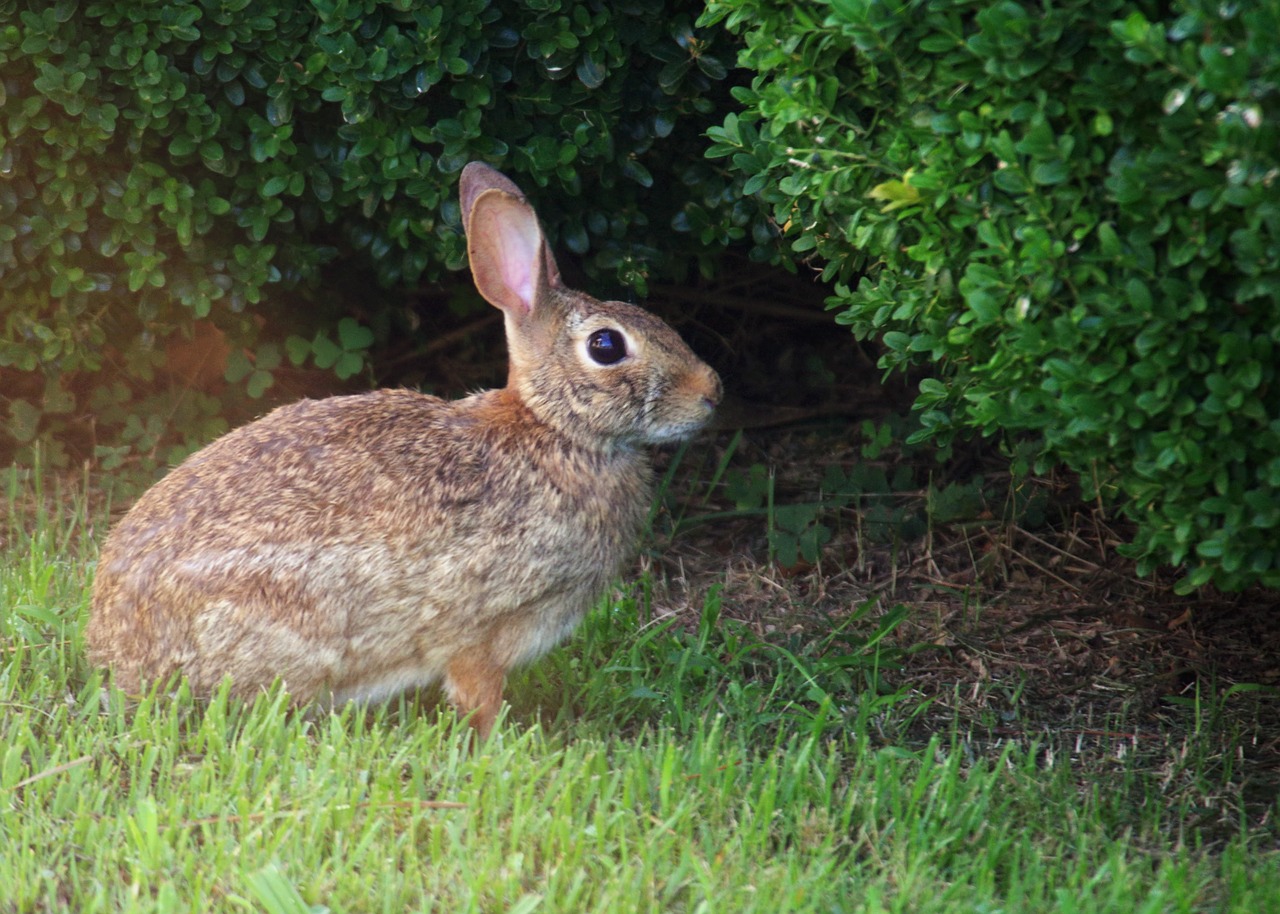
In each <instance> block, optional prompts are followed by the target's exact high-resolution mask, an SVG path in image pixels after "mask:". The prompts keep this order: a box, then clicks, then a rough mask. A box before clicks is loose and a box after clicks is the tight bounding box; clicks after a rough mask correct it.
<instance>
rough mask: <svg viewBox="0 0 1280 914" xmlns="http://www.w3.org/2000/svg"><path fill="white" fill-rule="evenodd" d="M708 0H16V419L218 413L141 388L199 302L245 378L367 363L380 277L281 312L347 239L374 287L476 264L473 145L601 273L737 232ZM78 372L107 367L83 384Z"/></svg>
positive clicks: (1, 106) (191, 423)
mask: <svg viewBox="0 0 1280 914" xmlns="http://www.w3.org/2000/svg"><path fill="white" fill-rule="evenodd" d="M693 15H696V11H694V12H690V11H688V10H687V9H685V8H684V7H683V6H682V5H681V4H678V3H665V2H663V0H627V2H625V3H621V4H608V5H605V4H599V3H591V2H577V0H529V2H522V3H516V2H497V3H493V2H489V0H442V2H432V3H421V2H416V0H314V2H310V3H297V2H295V0H185V2H184V0H169V2H138V0H0V307H2V311H0V316H2V318H3V327H2V328H0V377H3V379H4V380H5V381H6V383H5V385H4V386H5V387H6V388H7V389H6V390H4V391H0V412H3V413H6V414H7V415H6V419H7V420H8V421H7V423H6V425H7V427H8V430H9V432H10V434H11V438H12V439H14V441H16V442H17V443H18V444H20V445H25V444H27V443H30V442H32V441H34V440H36V439H37V437H38V436H40V435H43V436H44V437H52V438H55V439H59V440H61V441H65V440H67V438H68V437H69V436H70V437H74V435H71V434H70V433H71V432H73V431H74V430H75V429H77V428H78V429H80V430H81V431H83V432H84V433H85V435H88V436H89V437H90V438H92V440H93V441H96V442H97V443H98V445H99V448H100V450H99V454H100V455H103V454H104V453H105V454H106V455H107V456H110V455H111V454H112V453H115V452H114V451H112V450H111V448H114V447H118V446H122V445H123V446H125V447H129V448H132V450H134V451H145V450H147V449H148V448H151V447H154V446H156V445H157V444H158V443H159V442H161V441H162V440H163V439H164V436H165V431H166V429H167V428H169V427H170V426H172V425H174V424H176V425H178V427H179V428H184V429H186V430H188V431H191V432H192V437H193V438H194V439H196V440H199V439H202V438H205V437H207V436H208V434H209V433H210V432H212V431H216V430H217V424H218V422H219V420H218V418H217V412H218V408H217V404H216V403H214V402H212V401H210V400H208V399H207V398H205V399H201V398H200V397H193V396H189V395H183V396H181V397H180V398H178V399H173V398H167V399H164V400H163V402H161V401H155V400H151V401H149V400H144V399H142V397H143V394H144V392H146V391H148V390H149V389H152V388H148V384H150V378H151V377H152V375H153V374H154V373H155V372H156V371H157V369H158V368H160V367H162V363H163V360H164V342H165V341H166V340H167V339H170V338H172V337H173V336H174V335H175V334H179V333H185V334H188V335H189V334H190V333H191V331H192V327H193V322H194V321H196V320H198V319H207V320H209V321H211V322H213V324H214V325H216V326H217V327H218V328H220V330H221V331H222V332H224V333H225V334H226V335H227V337H228V339H229V340H230V343H231V344H232V357H231V358H230V359H229V361H228V364H227V375H228V378H229V379H230V380H232V381H239V382H242V383H241V386H242V387H245V386H247V388H248V390H249V391H250V392H251V393H253V394H261V393H262V392H263V391H264V390H265V389H266V388H267V387H268V386H270V384H271V381H272V371H273V369H274V368H276V367H277V366H280V365H281V364H285V360H286V359H288V360H289V361H292V362H293V363H295V364H299V363H304V362H305V363H306V364H308V365H311V364H318V365H320V366H321V367H331V368H332V369H333V370H334V371H336V372H338V373H339V374H342V375H343V376H347V375H351V374H353V373H356V372H359V371H360V370H362V368H363V367H364V365H365V361H364V358H363V353H364V352H365V351H366V350H367V348H368V346H369V345H370V343H371V342H372V341H373V335H372V334H371V333H370V332H369V327H375V328H377V327H380V328H381V329H382V331H383V332H386V325H387V323H388V319H387V318H386V316H385V313H384V312H383V311H382V309H385V308H386V307H387V306H386V305H380V304H379V303H377V302H376V301H373V300H372V299H373V298H374V296H372V295H370V294H369V292H368V290H367V289H366V290H365V291H364V293H363V296H362V300H361V301H358V302H357V303H356V305H355V306H353V305H352V303H350V302H347V303H345V306H343V307H339V308H337V309H336V310H335V311H334V313H329V314H325V315H324V316H323V317H324V320H320V316H319V315H317V314H315V313H314V312H315V310H316V309H315V307H314V305H309V306H308V307H307V308H304V309H301V314H300V313H299V309H298V308H297V306H296V305H295V306H294V308H293V313H291V314H289V315H287V317H285V316H283V315H282V312H283V310H284V308H285V307H286V305H287V303H288V302H289V300H290V299H289V296H288V294H287V293H288V291H289V290H290V289H294V290H301V291H300V292H299V293H298V296H297V298H299V299H303V300H307V301H308V302H315V301H319V300H322V298H323V297H322V294H321V293H322V292H323V291H324V290H321V289H318V288H317V287H316V280H317V277H318V276H320V275H321V268H322V267H323V266H324V265H325V264H326V263H331V262H334V261H335V260H337V259H339V258H341V259H342V261H341V262H342V263H344V264H346V263H353V262H357V261H358V262H359V263H360V264H363V266H353V267H350V268H349V269H350V271H355V270H359V269H364V270H367V271H371V272H373V273H375V274H376V276H377V278H378V279H379V280H380V282H381V285H382V286H383V287H384V288H399V289H404V288H410V287H412V286H413V285H414V284H416V283H419V282H421V281H424V280H429V279H434V278H437V277H440V276H441V275H442V274H443V272H444V271H445V269H446V268H447V269H459V268H461V267H462V265H463V262H464V254H463V246H462V240H461V230H460V218H459V213H458V208H457V201H456V191H455V187H454V185H455V178H456V174H457V173H458V172H459V171H460V169H461V168H462V166H463V165H464V164H465V163H466V162H467V161H469V160H471V159H486V160H489V161H492V162H495V163H497V164H499V165H500V166H501V167H503V168H504V170H506V171H507V172H508V173H509V174H511V175H512V177H513V178H515V179H516V180H517V181H518V182H519V183H521V184H522V185H524V186H525V187H526V188H527V189H528V190H530V191H531V192H533V193H534V195H535V196H536V197H537V199H538V208H539V212H540V213H541V215H542V216H543V218H544V220H545V221H546V222H547V225H548V229H549V232H550V234H552V236H553V239H554V241H555V243H556V244H557V245H561V246H563V247H565V248H568V249H569V250H570V251H573V252H575V253H577V254H579V255H582V258H583V264H584V266H585V268H586V269H587V270H588V272H591V273H593V275H596V276H600V277H604V278H605V279H608V280H609V281H616V282H620V283H621V284H624V285H629V286H631V287H635V288H639V289H641V290H643V286H644V283H645V280H646V277H647V275H648V272H649V271H650V270H654V271H668V272H674V271H676V270H681V269H683V268H684V267H685V266H686V264H687V259H688V257H689V256H690V255H705V254H707V253H708V252H713V251H715V250H716V249H717V248H718V247H720V246H721V245H723V244H724V243H725V242H727V241H729V240H732V239H733V238H736V237H740V236H741V235H743V233H744V231H745V226H746V225H747V222H748V220H749V218H750V216H751V214H752V213H753V212H754V211H755V207H754V205H753V204H751V203H738V204H737V210H736V211H735V208H734V207H735V197H734V195H733V194H732V193H731V192H730V189H729V188H728V186H727V185H726V182H725V180H724V179H723V178H722V177H721V176H720V175H719V174H718V173H717V170H716V169H714V168H713V167H711V166H710V165H709V164H708V163H706V162H705V161H704V160H703V159H702V157H701V154H700V153H701V150H702V148H703V147H704V146H705V140H704V139H703V133H704V131H705V130H706V128H707V126H708V124H709V123H711V121H710V120H709V115H710V114H712V113H713V112H715V111H716V104H717V103H716V98H717V97H718V96H717V93H723V92H724V88H723V80H724V77H725V76H726V67H725V65H724V64H723V63H722V62H721V61H720V60H719V59H718V58H717V56H716V55H717V54H720V53H722V52H721V51H720V50H718V49H717V48H716V47H715V46H714V45H715V42H714V41H713V38H714V36H715V35H716V34H720V35H721V36H722V37H721V43H723V41H724V39H723V33H722V32H720V31H719V30H712V31H700V30H698V29H696V28H695V27H694V24H693V22H692V16H693ZM725 98H726V100H727V96H726V97H725ZM540 187H542V188H546V189H545V190H543V191H541V192H538V191H539V188H540ZM690 200H693V201H695V202H694V203H692V204H690V203H689V201H690ZM677 216H679V223H680V226H681V227H683V228H685V229H687V230H689V231H690V232H692V233H693V238H694V241H695V243H693V244H691V243H690V238H689V236H685V237H679V236H677V235H676V234H675V233H674V232H673V229H672V227H671V225H672V221H673V220H675V219H676V217H677ZM344 269H347V268H344ZM386 298H387V300H388V301H394V300H395V297H394V296H387V297H386ZM353 310H354V312H355V313H353ZM343 317H345V318H346V323H342V324H339V320H340V319H341V318H343ZM308 321H310V326H308V325H307V324H308ZM299 322H301V324H302V326H298V324H299ZM361 324H364V325H368V326H362V325H361ZM264 327H265V328H266V330H265V331H264V329H263V328H264ZM326 328H328V329H326ZM311 331H319V335H317V336H314V337H312V335H311ZM286 332H289V333H293V334H294V337H293V339H289V340H286V338H285V334H286ZM286 342H287V345H286ZM245 347H247V348H245ZM103 369H109V370H110V371H109V372H104V371H103ZM85 373H88V374H90V375H92V376H94V377H95V379H96V383H92V384H88V385H85V384H80V385H77V384H76V383H75V380H74V379H75V378H76V377H77V376H81V377H83V375H84V374H85ZM153 387H154V385H153ZM165 396H166V397H167V395H165ZM162 417H163V418H162ZM3 437H4V436H2V435H0V438H3ZM3 443H4V442H3V441H0V445H3ZM12 443H13V441H11V442H10V444H12ZM103 449H106V450H105V451H104V450H103ZM55 456H58V455H55Z"/></svg>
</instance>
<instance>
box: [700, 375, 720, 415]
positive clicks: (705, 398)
mask: <svg viewBox="0 0 1280 914" xmlns="http://www.w3.org/2000/svg"><path fill="white" fill-rule="evenodd" d="M702 384H703V391H702V402H703V404H704V405H705V406H706V407H707V409H708V410H714V409H715V408H716V407H717V406H719V405H720V401H721V400H722V399H724V386H723V385H722V384H721V383H720V375H718V374H716V373H715V371H714V370H712V369H710V368H708V369H707V371H706V375H705V376H704V377H703V379H702Z"/></svg>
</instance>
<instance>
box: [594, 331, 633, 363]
mask: <svg viewBox="0 0 1280 914" xmlns="http://www.w3.org/2000/svg"><path fill="white" fill-rule="evenodd" d="M587 354H588V355H589V356H591V360H592V361H594V362H595V363H596V364H597V365H613V364H615V363H617V362H620V361H622V359H623V358H624V357H626V354H627V341H626V338H625V337H624V336H623V335H622V334H621V333H620V332H618V331H617V330H613V329H605V330H597V331H596V332H595V333H593V334H591V336H589V337H587Z"/></svg>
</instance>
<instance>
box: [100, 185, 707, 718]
mask: <svg viewBox="0 0 1280 914" xmlns="http://www.w3.org/2000/svg"><path fill="white" fill-rule="evenodd" d="M460 189H461V198H462V211H463V214H464V216H463V222H464V228H465V231H466V234H467V247H468V252H469V254H470V258H471V271H472V275H473V276H474V279H475V283H476V286H477V288H478V289H479V290H480V293H481V294H482V295H483V296H484V297H485V298H486V299H488V300H489V301H490V302H491V303H492V304H494V305H495V306H497V307H498V308H500V309H502V311H503V313H504V315H505V323H506V336H507V344H508V348H509V351H510V371H509V377H508V381H507V386H506V387H505V388H503V389H501V390H490V391H485V392H483V393H479V394H475V395H474V396H470V397H467V398H465V399H462V400H454V401H444V400H440V399H438V398H436V397H430V396H426V395H423V394H419V393H414V392H411V391H408V390H380V391H375V392H373V393H368V394H361V395H357V396H346V397H332V398H329V399H324V400H303V401H301V402H298V403H294V404H292V405H289V406H284V407H281V408H279V409H277V410H275V411H274V412H271V413H269V414H268V415H266V416H265V417H263V418H262V419H259V420H257V421H256V422H253V423H251V424H249V425H247V426H244V427H243V428H240V429H237V430H236V431H233V432H231V433H229V434H227V435H225V436H223V437H222V438H220V439H218V440H217V441H214V442H213V443H212V444H210V445H209V446H207V447H206V448H204V449H203V450H201V451H199V452H197V453H196V454H193V455H192V456H191V457H189V458H188V459H187V460H186V461H185V462H183V463H182V464H181V465H180V466H178V467H177V468H176V469H174V470H173V471H172V472H171V473H170V474H169V475H168V476H167V477H166V478H165V479H163V480H162V481H161V482H159V483H158V484H156V485H155V486H154V487H153V488H152V489H151V490H149V491H148V492H147V493H146V494H145V495H143V496H142V498H141V499H139V500H138V502H137V504H135V505H134V506H133V508H132V509H131V510H130V511H129V512H128V514H126V515H125V517H124V518H123V519H122V520H121V521H120V523H119V524H118V525H117V526H116V527H115V529H114V530H113V531H112V532H111V534H110V536H108V538H107V541H106V544H105V545H104V546H103V548H102V555H101V558H100V560H99V562H98V569H97V577H96V580H95V582H94V589H93V610H92V617H91V619H90V621H89V626H88V630H87V637H88V642H89V650H90V657H91V659H92V660H93V661H94V662H95V663H98V664H101V665H109V666H111V667H113V668H114V670H115V681H116V683H117V684H118V685H119V686H121V687H122V688H124V689H125V690H128V691H138V690H140V689H142V688H143V686H144V683H145V682H147V681H155V680H163V679H164V678H166V677H168V676H170V675H171V674H173V673H176V672H181V673H183V674H185V675H186V677H187V679H188V680H189V682H190V683H191V686H192V687H193V689H195V690H196V691H197V692H199V693H205V694H207V693H209V692H211V691H212V690H214V689H215V688H216V687H217V686H218V684H219V683H220V682H221V681H222V680H223V678H224V677H230V679H231V680H232V688H233V689H234V691H235V692H237V693H239V694H248V693H252V692H254V691H256V690H259V689H262V688H264V687H265V686H267V685H269V684H270V683H272V682H273V681H274V680H276V679H277V678H279V679H281V680H283V682H284V684H285V686H286V687H287V688H288V690H289V692H290V695H291V697H292V699H293V700H294V701H295V702H296V703H307V702H312V701H319V702H323V703H326V704H329V703H339V702H344V701H348V700H365V701H376V700H379V699H384V698H387V697H390V696H392V695H394V694H396V693H398V692H400V691H402V690H405V689H409V688H414V687H417V686H422V685H427V684H429V683H432V682H435V681H440V680H443V684H444V687H445V689H446V691H447V693H448V696H449V698H450V700H451V701H452V702H453V704H454V706H455V707H456V708H457V709H458V711H459V713H461V714H469V715H471V722H472V724H473V725H474V726H475V727H476V729H477V730H478V731H479V732H480V734H481V735H484V734H487V733H488V732H489V729H490V728H491V727H492V725H493V721H494V717H495V715H496V714H497V712H498V709H499V706H500V704H501V701H502V688H503V683H504V680H505V677H506V673H507V671H508V670H509V669H511V667H513V666H514V665H516V664H519V663H524V662H527V661H531V660H533V659H535V658H537V657H539V656H541V655H542V654H544V653H546V652H547V651H548V650H550V649H551V648H552V647H553V646H555V645H556V644H558V643H559V642H560V641H562V640H563V639H564V638H565V637H567V636H568V635H569V633H570V632H572V631H573V629H574V627H575V626H576V625H577V623H578V622H579V620H580V619H581V618H582V616H583V614H584V613H585V612H586V611H587V610H588V609H589V608H590V607H591V605H592V603H593V602H594V601H595V600H597V599H598V598H599V597H600V595H601V594H602V592H603V591H604V589H605V588H606V586H607V585H608V584H609V582H610V580H611V579H612V578H613V577H614V576H615V575H617V574H618V573H619V571H620V569H621V568H622V566H623V565H624V563H625V562H626V561H627V560H628V558H629V557H630V555H631V553H632V550H633V548H634V544H635V541H636V538H637V535H638V533H639V529H640V526H641V524H642V522H643V520H644V518H645V516H646V513H647V510H648V506H649V502H650V497H651V484H652V475H653V472H652V468H651V466H650V463H649V460H648V457H647V454H646V451H645V446H646V445H651V444H662V443H665V442H674V441H678V440H681V439H684V438H687V437H688V436H689V435H691V434H692V433H694V432H695V431H696V430H697V429H699V428H700V427H701V426H702V425H703V424H704V423H705V422H706V421H707V419H708V418H709V417H710V415H711V412H712V410H713V409H714V407H715V406H716V403H717V401H718V400H719V399H720V394H721V389H720V379H719V378H718V377H717V376H716V373H715V372H714V371H712V370H711V369H710V368H709V367H707V366H706V365H705V364H703V363H702V362H701V361H699V360H698V359H697V357H696V356H694V354H693V353H692V352H690V350H689V348H688V347H687V346H686V345H685V344H684V342H683V341H682V340H681V339H680V337H679V336H678V335H677V334H676V333H675V332H674V331H673V330H672V329H671V328H670V327H668V326H667V325H666V324H664V323H663V322H661V321H659V320H658V319H657V318H655V317H653V316H651V315H649V314H648V313H646V312H644V311H642V310H641V309H639V308H636V307H634V306H632V305H627V304H623V303H621V302H601V301H597V300H596V299H594V298H592V297H590V296H588V295H584V294H583V293H581V292H575V291H572V290H570V289H567V288H565V287H564V285H563V284H562V283H561V280H560V274H559V271H558V270H557V268H556V264H555V261H554V259H553V258H552V256H551V252H550V250H548V248H547V245H546V243H545V241H544V239H543V235H542V231H541V229H540V227H539V225H538V218H537V215H536V214H535V213H534V211H533V209H532V208H531V207H530V206H529V204H528V202H527V201H526V200H525V198H524V196H523V195H522V194H521V193H520V191H519V190H518V189H517V188H516V186H515V185H514V184H513V183H511V181H510V180H508V179H507V178H505V177H504V176H502V175H501V174H499V173H498V172H496V171H494V170H493V169H491V168H489V167H488V166H486V165H482V164H479V163H472V164H470V165H468V166H467V167H466V169H465V170H464V171H463V173H462V179H461V185H460Z"/></svg>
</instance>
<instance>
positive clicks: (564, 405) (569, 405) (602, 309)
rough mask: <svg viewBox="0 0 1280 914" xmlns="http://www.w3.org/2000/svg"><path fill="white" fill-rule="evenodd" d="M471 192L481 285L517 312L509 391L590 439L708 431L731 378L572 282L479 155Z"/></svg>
mask: <svg viewBox="0 0 1280 914" xmlns="http://www.w3.org/2000/svg"><path fill="white" fill-rule="evenodd" d="M460 191H461V192H460V197H461V204H462V212H463V225H464V229H465V231H466V234H467V252H468V254H469V256H470V260H471V272H472V275H473V276H474V278H475V283H476V288H477V289H479V291H480V294H481V295H483V296H484V297H485V298H486V299H487V300H488V301H489V302H490V303H491V304H493V305H494V306H495V307H498V308H500V309H501V310H502V312H503V314H504V315H505V323H506V334H507V346H508V351H509V353H510V373H509V376H508V381H507V387H508V389H510V390H512V391H514V392H515V393H516V394H517V395H518V396H519V397H520V399H521V400H522V401H523V402H524V404H525V405H526V406H527V407H528V408H529V409H530V410H531V411H532V412H533V413H534V414H535V415H536V416H537V417H538V418H539V419H541V420H542V421H543V422H546V423H547V424H548V425H550V426H552V427H554V428H556V429H557V430H559V431H560V432H561V433H563V434H565V435H567V436H568V437H570V438H571V439H573V440H575V441H577V442H578V443H580V444H583V445H587V446H594V447H603V448H609V447H614V446H618V445H623V446H627V445H637V444H663V443H668V442H672V441H678V440H681V439H683V438H687V437H688V436H689V435H690V434H692V433H693V432H694V431H696V430H697V429H698V428H700V427H701V426H702V425H703V424H704V423H705V422H706V421H707V419H708V418H710V416H711V413H712V411H713V410H714V409H715V407H716V405H717V403H718V402H719V400H720V397H721V387H720V379H719V377H718V376H717V375H716V373H715V372H714V371H713V370H712V369H711V368H709V367H708V366H707V365H705V364H704V363H703V362H702V361H701V360H699V359H698V357H697V356H695V355H694V354H693V352H691V351H690V349H689V347H688V346H686V345H685V343H684V341H683V340H682V339H680V336H679V335H678V334H677V333H676V332H675V331H674V330H672V329H671V328H670V327H668V326H667V325H666V324H665V323H663V322H662V321H660V320H659V319H657V318H656V317H654V316H652V315H650V314H649V313H648V312H646V311H644V310H642V309H640V308H637V307H635V306H634V305H628V304H626V303H624V302H617V301H608V302H602V301H599V300H597V299H594V298H592V297H591V296H589V295H585V294H583V293H581V292H576V291H574V290H572V289H569V288H566V287H565V285H564V283H563V282H562V281H561V279H560V271H559V269H558V268H557V266H556V262H555V258H554V257H553V256H552V254H551V251H550V249H549V248H548V246H547V243H546V240H545V238H544V237H543V234H542V229H541V227H540V226H539V224H538V217H537V215H536V214H535V212H534V211H533V208H532V207H531V206H530V205H529V203H528V201H527V200H525V198H524V195H523V194H521V193H520V190H519V188H517V187H516V186H515V185H514V184H513V183H512V182H511V181H510V180H508V179H507V178H506V177H504V176H503V175H501V174H499V173H498V172H496V171H494V170H493V169H492V168H490V167H488V166H487V165H483V164H480V163H478V162H473V163H471V164H470V165H468V166H467V167H466V168H465V169H464V170H463V172H462V179H461V187H460Z"/></svg>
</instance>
